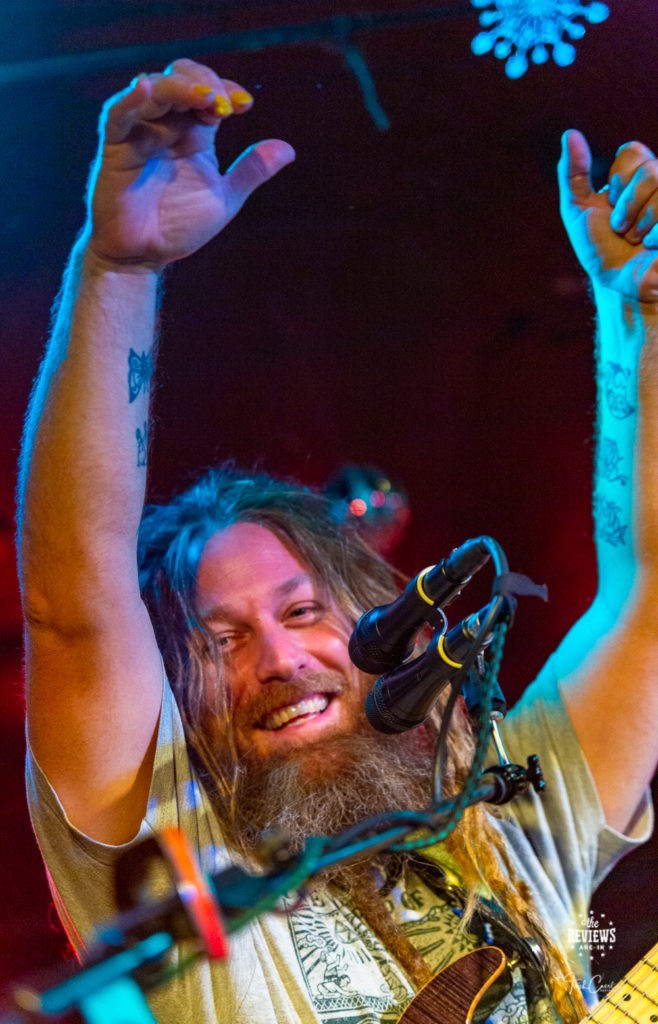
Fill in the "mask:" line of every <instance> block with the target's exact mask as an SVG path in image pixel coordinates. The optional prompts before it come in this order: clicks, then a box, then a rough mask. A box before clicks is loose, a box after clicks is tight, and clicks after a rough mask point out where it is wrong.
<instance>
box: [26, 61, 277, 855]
mask: <svg viewBox="0 0 658 1024" xmlns="http://www.w3.org/2000/svg"><path fill="white" fill-rule="evenodd" d="M251 102H252V100H251V97H250V96H249V95H248V94H247V93H245V91H244V90H243V89H241V88H240V86H238V85H237V84H236V83H234V82H230V81H226V80H223V79H220V78H218V77H217V75H215V74H214V72H212V71H211V70H210V69H208V68H206V67H203V66H201V65H198V64H195V63H194V62H192V61H188V60H182V61H177V62H176V63H175V64H173V65H172V66H171V68H169V69H168V70H167V72H166V73H165V74H157V75H148V76H140V77H139V78H138V79H136V80H135V81H134V82H133V83H132V84H131V85H130V86H129V88H128V89H126V90H125V91H124V92H122V93H120V94H119V95H118V96H116V97H114V98H113V99H111V100H110V101H109V102H108V104H106V106H105V108H104V111H103V115H102V118H101V125H100V145H99V152H98V156H97V159H96V162H95V164H94V167H93V169H92V174H91V180H90V185H89V201H88V218H87V223H86V226H85V229H84V231H83V233H82V235H81V237H80V239H79V241H78V243H77V244H76V247H75V249H74V251H73V254H72V257H71V260H70V263H69V266H68V268H67V271H66V274H65V278H64V284H63V287H62V292H61V295H60V299H59V303H58V307H57V311H56V315H55V319H54V326H53V331H52V336H51V339H50V342H49V345H48V348H47V351H46V355H45V358H44V361H43V365H42V367H41V371H40V374H39V377H38V379H37V382H36V384H35V388H34V392H33V396H32V400H31V404H30V408H29V411H28V416H27V421H26V427H25V435H24V441H23V448H22V456H21V465H20V478H19V563H20V574H21V584H22V594H23V602H24V611H25V621H26V669H27V712H28V729H29V737H30V742H31V745H32V749H33V751H34V754H35V756H36V758H37V760H38V761H39V763H40V765H41V767H42V768H43V770H44V771H45V773H46V775H47V776H48V777H49V779H50V781H51V783H52V784H53V785H54V787H55V789H56V790H57V792H58V795H59V797H60V799H61V800H62V803H63V805H64V807H65V809H66V811H67V813H68V815H69V818H70V820H71V821H72V823H73V824H74V825H76V826H77V827H79V828H80V829H81V830H83V831H84V832H86V833H87V834H89V835H91V836H93V837H94V838H95V839H98V840H101V841H104V842H112V843H117V842H123V841H126V840H128V839H130V838H131V837H132V836H133V835H134V834H135V832H136V831H137V829H138V827H139V822H140V820H141V818H142V816H143V813H144V809H145V805H146V798H147V794H148V788H149V782H150V773H151V764H152V746H153V739H154V733H155V728H156V724H157V720H158V715H159V707H160V698H161V692H162V673H161V668H160V659H159V656H158V652H157V649H156V645H155V640H154V637H153V632H152V629H151V625H150V622H149V619H148V615H147V613H146V610H145V608H144V606H143V605H142V602H141V600H140V596H139V589H138V581H137V560H136V536H137V528H138V524H139V519H140V515H141V510H142V504H143V499H144V487H145V476H146V454H147V440H148V423H149V413H148V403H149V391H150V382H151V377H152V373H153V369H154V363H155V347H154V332H155V320H156V300H157V293H158V287H159V282H158V278H159V274H160V272H161V270H162V269H163V267H164V266H166V265H167V264H168V263H171V262H172V261H174V260H177V259H180V258H182V257H184V256H186V255H188V254H190V253H192V252H194V251H195V250H197V249H198V248H200V247H201V246H202V245H203V244H204V243H205V242H207V241H208V240H209V239H210V238H212V237H213V236H214V235H215V234H217V232H218V231H220V230H221V229H222V228H223V227H224V225H225V224H226V223H227V222H228V221H229V220H230V219H231V218H232V217H233V216H234V215H235V214H236V213H237V211H238V210H239V209H240V207H241V205H242V203H243V202H244V201H245V199H246V198H247V197H248V195H249V194H250V193H251V192H252V191H253V190H254V189H255V188H256V187H257V186H258V185H259V184H261V183H262V182H264V181H266V180H267V179H268V178H269V177H271V176H272V175H273V174H274V173H276V171H277V170H279V169H280V168H281V167H283V166H284V165H285V164H286V163H288V162H289V161H290V160H291V159H292V158H293V155H294V154H293V152H292V150H291V149H290V147H289V146H288V145H287V144H286V143H283V142H277V141H269V142H262V143H260V144H258V145H257V146H254V147H252V148H251V149H249V150H247V151H246V152H245V153H243V154H242V156H241V157H240V158H239V159H238V160H237V161H236V162H235V164H234V165H233V166H232V167H231V168H230V169H229V170H228V171H227V173H226V174H225V175H223V176H222V175H221V174H220V173H219V170H218V165H217V158H216V154H215V136H216V133H217V129H218V126H219V124H220V122H221V120H222V119H223V118H224V117H227V116H229V115H230V114H231V113H233V112H235V113H242V112H244V111H246V110H248V109H249V107H250V106H251Z"/></svg>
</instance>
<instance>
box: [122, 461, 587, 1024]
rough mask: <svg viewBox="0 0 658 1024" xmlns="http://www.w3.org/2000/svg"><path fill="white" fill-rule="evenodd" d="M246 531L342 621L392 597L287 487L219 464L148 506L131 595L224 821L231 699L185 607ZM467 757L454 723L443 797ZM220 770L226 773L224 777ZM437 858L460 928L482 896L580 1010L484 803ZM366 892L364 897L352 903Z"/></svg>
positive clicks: (469, 742) (320, 504) (469, 752)
mask: <svg viewBox="0 0 658 1024" xmlns="http://www.w3.org/2000/svg"><path fill="white" fill-rule="evenodd" d="M245 522H247V523H256V524H258V525H260V526H263V527H265V528H266V529H268V530H270V531H271V532H272V533H273V534H274V535H275V536H276V537H278V538H279V540H281V542H282V543H283V544H284V545H285V546H286V547H288V548H289V549H290V550H291V551H292V552H293V553H294V554H295V555H296V556H297V557H298V558H299V559H300V561H301V562H303V563H304V564H305V565H306V566H307V567H308V569H309V571H310V572H311V574H312V575H313V576H314V577H315V578H316V579H317V581H318V582H319V583H320V584H321V585H322V586H323V587H325V588H326V590H327V591H328V592H329V593H330V594H331V595H332V597H333V598H334V600H335V602H336V605H337V607H338V608H339V609H340V610H341V611H342V612H343V613H344V614H345V616H346V618H347V619H348V620H349V621H351V622H356V619H357V618H358V617H359V615H360V614H361V613H362V612H363V611H364V610H365V609H367V608H370V607H373V606H377V605H380V604H384V603H387V602H388V601H390V600H392V599H393V598H394V597H395V595H396V594H397V593H398V592H399V589H400V587H399V584H400V581H401V579H402V577H400V576H399V574H397V573H396V572H395V570H393V569H392V568H391V566H389V565H388V564H387V563H386V562H385V561H384V560H383V559H382V558H381V557H380V556H379V555H377V554H376V553H375V552H374V551H372V550H371V549H370V548H368V547H367V546H366V545H365V544H364V543H363V541H362V540H361V539H360V538H359V537H358V535H357V534H356V533H353V532H351V531H349V530H346V529H345V528H344V527H343V526H342V525H340V524H339V523H338V522H337V521H336V520H335V519H334V518H333V517H332V514H331V511H330V507H329V504H328V502H327V501H326V500H325V499H324V498H323V497H322V496H321V495H320V494H318V493H315V492H313V491H311V490H309V489H308V488H305V487H302V486H301V485H300V484H298V483H296V482H290V481H285V480H277V479H274V478H272V477H271V476H269V475H267V474H265V473H261V472H256V473H250V472H244V471H241V470H239V469H237V468H236V467H235V466H234V465H233V464H226V465H224V466H220V467H219V468H215V469H211V470H209V471H208V472H206V473H205V474H204V475H203V476H202V477H201V478H200V479H199V480H198V481H197V482H196V483H194V484H193V485H192V486H191V487H189V488H188V489H187V490H186V491H184V492H183V493H182V494H180V495H178V496H177V497H176V498H174V499H173V500H172V501H171V502H170V503H169V504H167V505H161V506H157V505H150V506H147V508H146V509H145V512H144V516H143V519H142V523H141V526H140V531H139V544H138V558H139V571H140V587H141V591H142V595H143V598H144V601H145V603H146V605H147V607H148V609H149V612H150V615H151V618H152V621H153V625H154V629H155V633H156V637H157V640H158V643H159V646H160V650H161V652H162V656H163V660H164V663H165V669H166V671H167V674H168V676H169V679H170V681H171V684H172V687H173V690H174V693H175V695H176V700H177V702H178V705H179V708H180V710H181V715H182V718H183V722H184V726H185V732H186V738H187V742H188V744H189V745H190V748H191V750H192V752H193V755H194V757H195V760H196V761H197V763H198V764H199V765H200V767H201V771H202V774H203V776H204V777H205V778H207V779H208V780H209V783H210V787H211V789H212V791H213V797H214V799H216V800H217V801H218V802H219V805H220V807H221V814H222V815H223V816H224V818H225V820H227V821H231V820H233V819H234V818H235V817H236V813H237V812H236V808H235V793H236V780H237V775H238V772H239V757H238V753H237V749H236V745H235V737H234V734H233V730H232V713H231V712H232V709H231V703H230V701H231V698H230V693H229V692H228V690H227V688H226V687H225V686H223V685H222V666H221V658H220V657H219V655H218V653H217V652H216V651H215V649H214V644H213V639H212V634H211V633H210V631H209V630H208V629H207V628H206V626H205V624H204V622H203V620H202V617H201V616H200V615H199V612H198V608H197V605H196V580H197V573H198V569H199V563H200V561H201V556H202V554H203V550H204V547H205V545H206V543H207V541H208V540H209V539H210V538H211V537H212V536H213V535H214V534H216V533H217V532H219V531H221V530H224V529H226V528H227V527H229V526H231V525H233V524H235V523H245ZM209 658H212V659H213V660H214V661H215V666H216V673H215V677H216V681H217V682H216V686H215V692H213V693H211V694H210V693H209V688H208V685H207V677H208V672H207V665H208V660H209ZM209 716H212V717H213V718H214V719H215V720H216V721H217V720H219V723H220V726H221V731H222V734H223V735H224V736H225V737H226V742H227V744H228V747H229V750H228V752H227V753H228V758H227V757H226V752H225V753H224V755H223V756H222V757H221V760H220V759H219V758H218V754H217V751H216V750H215V749H214V744H213V743H212V741H211V740H210V737H209V730H208V727H207V723H208V721H209ZM473 751H474V739H473V735H472V732H471V730H470V728H469V724H468V720H467V716H466V715H465V713H460V714H458V715H456V716H455V725H454V727H453V728H452V729H451V731H450V734H449V755H448V765H447V773H446V774H447V778H446V791H447V792H449V791H451V790H452V791H454V790H456V789H457V788H458V787H459V786H460V784H461V783H462V782H463V780H464V779H465V777H466V774H467V772H468V768H469V766H470V764H471V761H472V758H473ZM227 763H229V764H231V765H233V771H232V773H231V772H230V771H229V772H227V768H226V765H227ZM446 849H447V850H448V852H449V853H450V854H451V856H452V858H453V860H454V861H455V862H456V863H457V865H458V866H459V869H460V873H461V875H462V880H463V883H464V885H465V887H466V889H467V892H468V900H467V906H466V913H465V914H464V917H463V921H462V927H466V926H467V924H468V922H469V920H470V919H472V915H473V913H474V911H475V909H476V907H477V905H478V897H477V892H478V890H481V889H482V887H485V888H486V890H488V891H490V892H495V893H496V897H497V899H498V902H499V903H500V905H501V906H502V908H503V909H504V911H505V912H506V914H507V916H508V917H509V919H510V921H511V922H512V923H513V925H514V926H515V927H516V928H517V930H518V932H519V934H520V935H522V936H528V937H533V938H535V939H536V940H537V941H538V942H539V944H540V946H541V947H542V950H543V952H544V956H545V959H546V961H547V964H548V968H549V972H550V977H551V982H550V984H551V989H552V995H553V999H554V1001H555V1003H556V1006H557V1008H558V1010H559V1012H560V1013H561V1015H562V1017H563V1018H564V1020H565V1021H576V1020H578V1019H579V1018H580V1017H582V1016H583V1015H584V1014H585V1012H586V1008H585V1004H584V1002H583V1000H582V997H581V995H580V991H579V989H578V986H577V982H576V980H575V978H574V976H573V974H572V972H571V970H570V968H569V966H568V964H567V962H566V960H565V958H564V956H563V955H562V953H561V952H560V951H559V949H558V948H557V947H556V945H555V942H554V940H553V939H552V938H551V937H550V927H546V926H545V925H544V923H543V922H542V921H541V919H540V917H539V914H538V912H537V910H536V908H535V906H534V902H533V899H532V895H531V892H530V890H529V888H528V886H527V884H526V883H524V882H522V881H521V880H519V879H518V878H516V876H515V873H514V871H513V868H512V864H511V861H510V859H509V855H508V853H507V850H506V848H505V843H504V840H503V838H502V835H501V833H500V831H499V830H498V829H497V828H496V826H495V823H494V819H493V816H492V814H491V812H490V811H488V810H487V809H486V808H485V807H484V805H482V804H480V805H478V806H476V807H473V808H469V809H468V810H467V811H466V813H465V815H464V818H463V819H462V821H461V822H460V824H459V825H458V827H457V829H456V830H455V832H454V833H453V835H452V836H451V837H450V838H449V839H448V840H447V842H446ZM359 877H360V878H361V879H362V880H364V884H363V885H362V884H361V882H359V884H358V885H356V886H350V888H351V889H352V890H353V891H352V893H351V895H352V896H354V895H355V894H356V896H357V902H358V893H359V892H361V894H362V897H363V899H362V903H363V910H364V912H365V916H366V917H367V919H368V922H369V924H370V925H371V926H372V927H373V929H374V930H375V931H376V932H377V933H378V934H379V935H380V937H381V938H382V939H383V940H384V942H385V944H386V945H387V947H388V948H389V950H390V952H391V953H392V954H393V955H394V956H396V957H397V958H398V960H399V961H400V962H401V963H402V964H403V966H405V967H406V969H407V971H408V973H409V974H410V976H411V977H412V979H413V980H414V981H415V982H416V983H417V984H421V983H423V982H424V981H426V980H427V968H426V967H424V965H423V963H422V958H420V956H419V954H418V953H417V952H416V951H415V950H414V949H413V947H411V944H410V943H409V941H408V939H407V938H406V936H405V935H404V933H403V932H402V929H401V928H399V927H398V926H397V925H395V924H394V922H393V921H392V919H391V918H390V915H387V913H385V912H384V910H383V901H382V900H381V899H380V900H378V899H377V896H376V893H375V892H374V891H373V892H370V894H368V892H367V889H368V885H367V881H365V875H364V874H363V873H362V874H361V876H359ZM364 893H365V895H363V894H364Z"/></svg>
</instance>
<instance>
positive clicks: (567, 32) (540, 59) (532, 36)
mask: <svg viewBox="0 0 658 1024" xmlns="http://www.w3.org/2000/svg"><path fill="white" fill-rule="evenodd" d="M471 3H472V5H473V7H476V8H487V10H483V11H482V14H481V15H480V18H479V21H480V25H481V26H482V28H483V29H486V30H487V31H484V32H480V33H478V35H476V36H475V38H474V39H473V41H472V43H471V49H472V51H473V53H474V54H476V56H480V55H481V54H483V53H489V52H490V51H491V50H493V52H494V56H496V57H498V58H500V59H501V60H504V61H505V73H506V75H507V76H508V78H520V77H521V75H524V74H525V73H526V71H527V70H528V58H529V59H530V60H531V61H532V62H533V64H545V63H546V61H547V60H548V59H549V57H550V56H551V54H550V53H549V47H551V48H552V51H553V52H552V57H553V60H554V61H555V63H556V64H558V65H559V66H560V67H566V66H567V65H569V64H572V63H573V61H574V59H575V57H576V50H575V47H574V46H573V45H572V44H571V43H570V42H569V40H570V39H582V37H583V36H584V35H585V25H583V24H582V23H581V22H580V21H577V20H576V19H577V18H581V19H584V20H585V21H586V22H589V23H590V24H592V25H595V24H598V23H599V22H601V21H605V19H606V18H607V17H608V15H609V13H610V11H609V9H608V7H607V5H606V4H604V3H599V2H598V0H597V2H593V3H581V2H580V0H471Z"/></svg>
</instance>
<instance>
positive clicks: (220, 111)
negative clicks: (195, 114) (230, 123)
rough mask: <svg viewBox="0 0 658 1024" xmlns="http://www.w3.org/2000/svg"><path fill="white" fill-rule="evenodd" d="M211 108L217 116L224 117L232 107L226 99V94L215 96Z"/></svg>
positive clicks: (230, 112) (231, 110)
mask: <svg viewBox="0 0 658 1024" xmlns="http://www.w3.org/2000/svg"><path fill="white" fill-rule="evenodd" d="M213 109H214V111H215V113H216V114H217V117H226V116H227V115H228V114H232V113H233V107H232V106H231V104H230V103H229V101H228V100H227V99H226V96H216V97H215V103H214V107H213Z"/></svg>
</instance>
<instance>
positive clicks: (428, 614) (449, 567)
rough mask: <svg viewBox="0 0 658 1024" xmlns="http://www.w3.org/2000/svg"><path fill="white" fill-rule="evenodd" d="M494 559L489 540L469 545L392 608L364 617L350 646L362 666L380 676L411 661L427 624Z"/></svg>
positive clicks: (414, 583) (418, 579)
mask: <svg viewBox="0 0 658 1024" xmlns="http://www.w3.org/2000/svg"><path fill="white" fill-rule="evenodd" d="M488 558H489V548H488V547H487V538H485V537H476V538H475V540H467V541H466V542H465V543H464V544H462V545H461V547H458V548H455V549H454V550H453V551H451V553H450V554H449V555H448V557H447V558H444V559H442V561H440V562H439V563H438V565H431V566H429V567H428V568H427V569H423V570H422V572H419V573H418V575H417V576H414V578H413V579H412V580H411V581H410V582H409V583H408V584H407V586H406V587H405V588H404V590H403V591H402V593H401V594H400V595H399V597H396V599H395V600H394V601H392V602H391V603H390V604H384V605H380V606H379V607H378V608H371V610H370V611H368V612H366V613H365V614H364V615H362V616H361V618H360V619H359V621H358V622H357V624H356V626H355V627H354V630H353V632H352V635H351V637H350V639H349V644H348V649H349V654H350V658H351V659H352V661H353V662H354V664H355V665H356V667H357V668H360V669H361V670H362V671H363V672H368V673H369V674H370V675H380V674H381V673H382V672H390V671H391V669H394V668H395V667H396V666H397V665H399V664H400V663H401V662H403V661H406V659H407V658H408V657H409V655H410V654H411V652H412V651H413V648H414V643H415V640H416V634H417V632H418V630H419V629H420V627H421V626H422V624H423V623H424V622H431V621H432V619H433V617H434V613H435V611H436V608H437V607H440V606H441V605H444V604H449V603H450V601H452V600H453V598H455V597H456V596H457V594H458V593H459V591H460V590H461V588H462V587H463V586H464V584H465V583H468V581H469V580H470V578H471V576H472V575H473V573H475V572H477V570H478V569H481V568H482V566H483V565H484V564H485V562H486V561H487V560H488Z"/></svg>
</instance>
